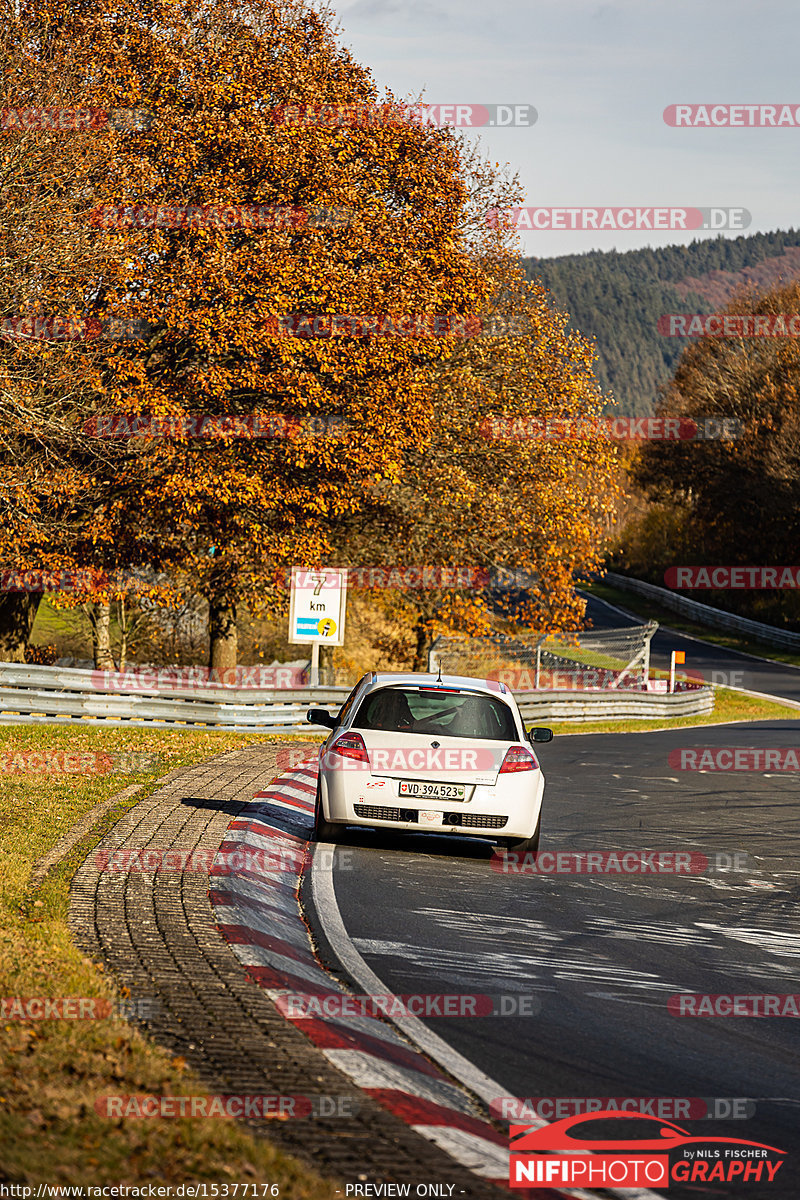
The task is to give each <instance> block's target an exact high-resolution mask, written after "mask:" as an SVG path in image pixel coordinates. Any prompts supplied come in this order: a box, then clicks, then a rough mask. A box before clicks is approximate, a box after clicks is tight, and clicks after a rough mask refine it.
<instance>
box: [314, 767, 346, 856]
mask: <svg viewBox="0 0 800 1200" xmlns="http://www.w3.org/2000/svg"><path fill="white" fill-rule="evenodd" d="M338 830H339V827H338V825H334V824H333V823H332V822H331V821H326V820H325V817H324V816H323V813H322V792H321V789H320V782H319V777H317V794H316V796H315V797H314V828H313V830H312V832H311V840H312V841H314V842H335V841H336V838H337V836H338Z"/></svg>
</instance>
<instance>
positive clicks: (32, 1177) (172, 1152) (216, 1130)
mask: <svg viewBox="0 0 800 1200" xmlns="http://www.w3.org/2000/svg"><path fill="white" fill-rule="evenodd" d="M254 740H258V741H270V740H276V739H274V738H273V739H270V738H262V737H258V738H255V739H254V738H252V737H248V736H247V735H242V734H227V733H206V732H193V731H180V732H178V731H172V730H158V731H156V730H147V729H114V730H111V729H101V730H93V729H77V730H76V729H73V728H69V729H67V728H64V727H63V726H52V725H51V726H40V727H38V728H27V727H24V728H23V727H16V728H4V729H0V753H2V752H4V751H13V752H14V753H15V754H16V753H18V752H25V751H36V752H41V751H42V750H52V751H56V752H58V751H65V752H67V753H70V754H75V753H78V754H84V755H88V754H91V753H92V752H97V751H104V752H107V753H114V752H121V751H132V752H144V753H148V754H156V755H158V756H159V757H160V760H161V764H160V766H159V768H158V770H157V772H156V773H155V774H153V773H151V774H149V775H142V774H124V773H114V774H106V775H56V774H38V775H37V774H34V773H32V772H26V773H4V774H3V775H2V778H1V779H0V996H3V997H15V996H22V997H59V996H76V997H93V998H95V999H97V1000H108V1001H111V1002H112V1004H113V1003H115V1002H118V1001H120V1000H121V999H124V997H122V996H121V994H120V993H119V992H118V991H117V989H116V988H115V985H114V983H113V981H112V980H111V979H109V978H107V977H106V976H105V974H104V973H103V970H102V967H101V966H99V965H97V964H94V963H92V962H91V961H90V960H89V959H87V958H85V957H84V956H83V955H82V954H81V953H80V951H79V950H77V949H76V947H75V946H74V945H73V943H72V941H71V939H70V936H69V931H68V928H67V908H68V889H69V882H70V879H71V877H72V875H73V874H74V872H75V869H76V867H77V866H78V864H79V863H80V862H81V861H82V859H83V858H84V857H85V856H86V854H87V853H88V851H89V850H90V849H91V848H92V847H93V846H94V845H96V844H97V842H98V840H99V839H100V838H101V837H102V836H103V834H104V832H105V831H106V830H107V829H109V828H110V827H111V826H112V825H113V824H114V823H115V822H116V821H117V820H118V819H119V818H120V816H122V815H123V813H124V812H125V811H126V810H127V809H129V808H130V807H131V806H132V805H133V804H135V803H137V801H138V800H139V799H140V798H141V797H142V796H143V795H146V794H147V792H148V791H149V790H152V789H154V788H155V787H157V786H158V779H159V777H162V776H163V775H165V774H166V773H167V772H169V771H171V770H174V769H175V768H178V767H186V766H190V765H192V764H193V763H197V762H200V761H202V760H203V759H208V758H209V757H211V756H212V755H214V754H218V753H221V752H223V751H225V750H231V749H234V748H238V747H240V746H245V745H248V744H252V742H253V741H254ZM280 740H285V739H283V738H282V739H280ZM4 761H5V762H8V760H7V759H5V757H4ZM12 762H13V760H12ZM136 783H143V785H144V788H143V790H142V791H141V792H139V793H138V794H137V795H136V796H134V797H130V798H128V799H126V800H123V801H121V802H119V803H117V804H115V805H114V806H113V807H112V808H111V809H110V810H109V811H108V812H107V813H106V814H105V815H104V816H103V818H102V820H101V822H100V824H99V825H97V826H96V827H95V828H94V829H93V830H92V831H91V833H90V834H89V835H88V836H87V837H86V838H85V839H84V840H83V842H81V843H80V844H78V845H76V846H75V848H74V849H73V850H72V851H71V852H70V853H69V855H68V856H67V858H66V859H64V861H62V862H60V863H59V864H58V865H57V866H55V867H54V868H53V869H52V870H51V871H50V872H49V873H48V874H47V875H46V876H45V878H44V879H43V881H42V882H41V884H40V885H39V886H37V887H35V888H31V886H30V883H29V881H30V876H31V870H32V867H33V865H34V863H35V862H36V861H37V860H38V859H40V858H41V857H42V856H43V855H45V854H47V852H48V851H49V850H51V849H52V847H53V846H54V845H55V844H56V842H57V841H58V840H59V839H60V838H61V837H62V836H63V835H65V834H66V833H68V832H69V830H70V829H72V828H73V827H74V826H75V824H76V823H77V822H78V821H79V820H80V818H81V817H83V816H84V815H85V814H86V813H88V812H89V811H90V810H91V809H92V808H93V807H94V806H95V805H97V804H98V803H100V802H101V801H103V800H105V799H108V798H110V797H112V796H114V795H115V794H116V793H118V792H120V791H121V790H123V789H124V788H126V787H127V786H129V785H131V784H136ZM6 1011H7V1012H8V1011H9V1010H8V1009H6ZM205 1092H206V1089H205V1088H203V1087H202V1086H201V1085H200V1084H199V1083H198V1082H197V1081H196V1080H195V1079H194V1078H193V1076H192V1073H191V1072H190V1071H189V1070H188V1069H187V1067H186V1064H185V1063H184V1062H183V1061H182V1060H179V1059H175V1058H173V1057H171V1056H170V1054H168V1053H167V1052H166V1051H164V1050H162V1049H161V1048H159V1047H158V1046H156V1045H155V1044H154V1043H152V1042H151V1041H150V1040H149V1039H148V1038H147V1037H145V1036H144V1035H143V1034H142V1033H140V1032H138V1031H137V1029H136V1028H134V1027H133V1026H132V1025H131V1024H130V1023H128V1022H126V1021H125V1020H122V1019H112V1018H108V1019H101V1020H84V1021H79V1020H27V1021H22V1020H17V1019H14V1020H8V1019H6V1020H3V1021H2V1022H0V1147H1V1148H2V1149H0V1178H6V1179H9V1180H11V1181H14V1182H24V1183H28V1184H36V1183H38V1182H43V1183H67V1184H83V1185H84V1186H85V1185H92V1186H95V1185H101V1184H119V1183H128V1184H132V1185H136V1184H141V1183H144V1184H147V1183H153V1182H158V1183H165V1184H178V1183H184V1182H187V1181H190V1182H194V1181H204V1180H205V1181H208V1182H209V1183H211V1182H213V1183H235V1182H238V1183H259V1184H262V1183H263V1184H275V1185H277V1187H278V1189H279V1193H280V1196H281V1197H282V1198H284V1200H285V1198H289V1200H318V1198H320V1200H333V1198H334V1196H335V1194H336V1193H335V1187H334V1185H333V1184H332V1183H329V1182H327V1181H325V1180H323V1179H321V1178H319V1177H318V1176H316V1175H314V1174H313V1173H312V1172H310V1171H308V1170H307V1169H306V1168H305V1167H303V1166H302V1165H300V1164H298V1163H297V1162H296V1161H295V1160H293V1159H291V1158H290V1157H289V1156H287V1155H286V1154H284V1153H282V1152H280V1151H278V1150H277V1149H275V1148H273V1146H272V1145H271V1144H270V1143H269V1142H268V1141H266V1140H263V1139H261V1138H253V1137H251V1136H250V1135H249V1133H248V1132H247V1131H246V1130H245V1129H244V1128H242V1127H239V1126H237V1125H236V1124H235V1123H234V1122H233V1121H230V1120H206V1121H200V1120H196V1121H192V1120H190V1119H188V1118H186V1119H180V1118H179V1119H174V1120H161V1121H158V1120H150V1121H137V1120H129V1121H120V1120H117V1121H111V1120H107V1119H104V1118H101V1117H99V1116H98V1115H97V1114H96V1113H95V1111H94V1108H93V1105H94V1101H95V1099H96V1098H97V1097H99V1096H101V1095H103V1094H107V1093H111V1094H115V1095H119V1094H136V1093H139V1094H140V1093H151V1094H156V1095H167V1094H169V1095H191V1094H194V1095H202V1094H205ZM266 1126H267V1123H266V1122H265V1127H266ZM260 1194H261V1192H260V1189H259V1195H260ZM267 1194H269V1193H267Z"/></svg>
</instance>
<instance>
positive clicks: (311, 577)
mask: <svg viewBox="0 0 800 1200" xmlns="http://www.w3.org/2000/svg"><path fill="white" fill-rule="evenodd" d="M346 597H347V570H346V569H343V568H339V567H333V568H331V567H320V568H319V570H313V569H311V570H309V569H307V568H306V567H293V568H292V591H291V600H290V603H289V641H290V642H292V643H295V644H296V643H298V642H320V643H324V644H325V645H326V646H341V645H343V644H344V616H345V601H346Z"/></svg>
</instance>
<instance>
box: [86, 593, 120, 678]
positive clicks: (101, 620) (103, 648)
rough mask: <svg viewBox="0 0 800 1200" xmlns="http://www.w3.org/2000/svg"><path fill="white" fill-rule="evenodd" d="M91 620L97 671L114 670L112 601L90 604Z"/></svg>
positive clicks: (93, 652)
mask: <svg viewBox="0 0 800 1200" xmlns="http://www.w3.org/2000/svg"><path fill="white" fill-rule="evenodd" d="M88 615H89V621H90V623H91V626H92V654H93V655H94V666H95V670H96V671H113V670H114V658H113V656H112V654H111V603H110V601H108V600H106V602H105V603H104V604H90V605H89V608H88Z"/></svg>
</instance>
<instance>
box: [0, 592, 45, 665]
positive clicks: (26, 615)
mask: <svg viewBox="0 0 800 1200" xmlns="http://www.w3.org/2000/svg"><path fill="white" fill-rule="evenodd" d="M41 600H42V593H41V592H6V594H5V595H2V596H0V662H19V663H22V662H25V647H26V646H27V644H28V639H29V638H30V636H31V630H32V629H33V622H34V620H35V619H36V611H37V609H38V607H39V605H40V603H41Z"/></svg>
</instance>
